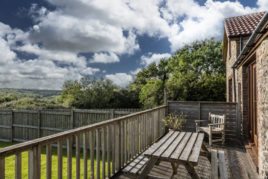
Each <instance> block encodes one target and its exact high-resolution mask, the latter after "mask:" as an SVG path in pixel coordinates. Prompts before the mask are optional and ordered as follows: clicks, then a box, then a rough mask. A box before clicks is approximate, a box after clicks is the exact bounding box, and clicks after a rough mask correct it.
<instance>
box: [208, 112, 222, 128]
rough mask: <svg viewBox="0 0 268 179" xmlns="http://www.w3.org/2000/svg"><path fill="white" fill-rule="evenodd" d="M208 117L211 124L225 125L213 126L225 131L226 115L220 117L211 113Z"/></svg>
mask: <svg viewBox="0 0 268 179" xmlns="http://www.w3.org/2000/svg"><path fill="white" fill-rule="evenodd" d="M208 117H209V119H208V121H209V122H210V123H211V124H217V123H223V124H222V125H215V126H213V128H221V129H224V126H225V115H218V114H212V113H209V115H208Z"/></svg>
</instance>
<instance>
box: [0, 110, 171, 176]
mask: <svg viewBox="0 0 268 179" xmlns="http://www.w3.org/2000/svg"><path fill="white" fill-rule="evenodd" d="M165 114H166V106H160V107H157V108H154V109H149V110H146V111H142V112H137V113H134V114H130V115H127V116H123V117H118V118H115V119H111V120H107V121H103V122H99V123H96V124H92V125H88V126H84V127H80V128H77V129H72V130H68V131H65V132H61V133H58V134H54V135H50V136H47V137H43V138H39V139H35V140H31V141H28V142H24V143H20V144H16V145H13V146H10V147H6V148H3V149H1V150H0V179H4V178H5V177H6V178H9V177H8V176H7V172H6V171H7V169H8V170H10V166H9V168H7V167H5V163H6V160H7V158H8V157H10V156H15V162H14V170H13V171H14V177H15V178H16V179H20V178H22V163H23V165H28V172H27V173H28V174H27V175H28V178H29V179H39V178H40V177H41V176H42V177H43V176H46V178H47V179H50V178H52V170H54V167H53V168H52V165H53V159H52V157H53V158H55V157H54V156H53V155H56V158H57V161H56V163H57V165H56V168H57V173H56V176H55V177H56V178H59V179H61V178H63V175H64V176H67V178H68V179H71V178H75V177H76V178H77V179H79V178H80V177H83V178H92V179H93V178H97V179H99V178H106V177H111V176H113V175H114V174H115V173H117V172H118V171H119V170H120V169H121V168H122V167H124V166H125V165H126V164H127V163H128V162H130V161H131V160H132V159H133V158H134V157H136V156H137V155H138V154H139V153H141V152H143V151H144V150H145V149H146V148H148V147H149V146H150V145H151V144H152V143H153V142H154V141H156V140H157V139H158V138H160V137H161V136H162V135H163V134H164V133H165V127H164V125H163V121H162V119H163V118H164V117H165ZM54 146H55V147H54ZM55 148H56V151H55V152H53V151H54V149H55ZM80 150H81V151H80ZM25 152H27V153H28V160H25V161H23V162H22V153H25ZM73 152H74V153H75V155H74V157H75V164H73V162H72V157H73ZM41 155H45V160H44V158H43V157H42V158H43V159H41ZM64 155H66V160H67V162H66V165H67V167H64V166H63V165H65V164H64V162H63V157H64ZM41 160H44V161H43V163H42V162H41ZM66 160H64V161H66ZM80 162H81V163H80ZM43 165H45V166H43ZM53 166H54V165H53ZM73 171H75V174H74V173H73ZM23 172H25V171H23ZM9 173H10V172H9Z"/></svg>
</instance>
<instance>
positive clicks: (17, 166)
mask: <svg viewBox="0 0 268 179" xmlns="http://www.w3.org/2000/svg"><path fill="white" fill-rule="evenodd" d="M0 178H1V177H0ZM15 178H16V179H21V153H18V154H16V157H15Z"/></svg>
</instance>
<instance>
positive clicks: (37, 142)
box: [0, 105, 167, 158]
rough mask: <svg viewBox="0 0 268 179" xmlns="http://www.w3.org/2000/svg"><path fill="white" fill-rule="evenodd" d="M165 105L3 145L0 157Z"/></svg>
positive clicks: (164, 106) (162, 106)
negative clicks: (18, 142) (6, 145)
mask: <svg viewBox="0 0 268 179" xmlns="http://www.w3.org/2000/svg"><path fill="white" fill-rule="evenodd" d="M166 107H167V105H161V106H158V107H155V108H152V109H147V110H144V111H139V112H135V113H132V114H129V115H126V116H122V117H117V118H113V119H109V120H106V121H102V122H98V123H95V124H91V125H87V126H83V127H79V128H76V129H71V130H68V131H64V132H60V133H57V134H53V135H50V136H46V137H42V138H38V139H34V140H31V141H27V142H23V143H20V144H15V145H12V146H9V147H5V148H3V149H0V158H2V157H8V156H10V155H14V154H16V153H19V152H23V151H26V150H29V149H31V148H33V147H34V146H37V145H40V144H41V145H45V144H47V143H52V142H54V141H57V140H60V139H61V138H68V137H69V136H73V135H75V134H78V133H82V132H85V131H90V130H95V129H98V128H101V127H103V126H106V125H109V124H114V123H117V122H120V121H122V120H124V119H128V118H131V117H135V116H137V115H141V114H145V113H148V112H152V111H155V110H158V109H161V108H166Z"/></svg>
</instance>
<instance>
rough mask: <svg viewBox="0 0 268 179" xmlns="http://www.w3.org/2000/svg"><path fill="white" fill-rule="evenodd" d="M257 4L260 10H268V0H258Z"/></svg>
mask: <svg viewBox="0 0 268 179" xmlns="http://www.w3.org/2000/svg"><path fill="white" fill-rule="evenodd" d="M257 4H258V6H259V8H260V10H264V11H267V10H268V1H267V0H258V1H257Z"/></svg>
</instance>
